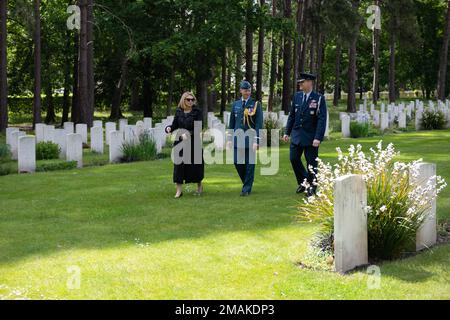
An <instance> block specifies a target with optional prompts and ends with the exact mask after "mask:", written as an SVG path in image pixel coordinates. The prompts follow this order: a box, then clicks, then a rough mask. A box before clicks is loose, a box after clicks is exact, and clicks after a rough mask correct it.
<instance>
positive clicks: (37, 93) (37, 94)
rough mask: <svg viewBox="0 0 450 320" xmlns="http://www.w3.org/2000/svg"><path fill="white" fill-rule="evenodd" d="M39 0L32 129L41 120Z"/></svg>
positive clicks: (36, 1)
mask: <svg viewBox="0 0 450 320" xmlns="http://www.w3.org/2000/svg"><path fill="white" fill-rule="evenodd" d="M41 87H42V85H41V0H34V99H33V101H34V103H33V127H34V126H35V125H36V123H40V122H41V121H42V120H41Z"/></svg>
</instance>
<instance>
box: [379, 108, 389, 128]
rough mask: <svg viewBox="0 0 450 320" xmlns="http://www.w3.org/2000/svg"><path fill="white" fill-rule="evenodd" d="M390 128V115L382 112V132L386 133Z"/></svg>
mask: <svg viewBox="0 0 450 320" xmlns="http://www.w3.org/2000/svg"><path fill="white" fill-rule="evenodd" d="M388 128H389V115H388V114H387V113H386V112H382V113H381V115H380V130H381V131H384V130H386V129H388Z"/></svg>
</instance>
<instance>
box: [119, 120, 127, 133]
mask: <svg viewBox="0 0 450 320" xmlns="http://www.w3.org/2000/svg"><path fill="white" fill-rule="evenodd" d="M127 125H128V119H120V120H119V131H122V134H123V133H124V132H125V128H126V126H127Z"/></svg>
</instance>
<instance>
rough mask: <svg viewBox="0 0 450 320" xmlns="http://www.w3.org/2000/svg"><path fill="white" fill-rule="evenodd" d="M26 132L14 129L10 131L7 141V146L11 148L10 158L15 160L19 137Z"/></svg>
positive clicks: (23, 135)
mask: <svg viewBox="0 0 450 320" xmlns="http://www.w3.org/2000/svg"><path fill="white" fill-rule="evenodd" d="M26 135H27V134H26V133H25V132H22V131H14V132H13V133H11V138H10V141H9V146H10V149H11V158H12V159H13V160H17V158H18V153H19V138H20V137H25V136H26Z"/></svg>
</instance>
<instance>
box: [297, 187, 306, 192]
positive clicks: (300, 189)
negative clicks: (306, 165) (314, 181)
mask: <svg viewBox="0 0 450 320" xmlns="http://www.w3.org/2000/svg"><path fill="white" fill-rule="evenodd" d="M305 191H306V188H305V187H304V186H299V187H298V189H297V194H301V193H305Z"/></svg>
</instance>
